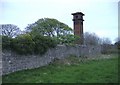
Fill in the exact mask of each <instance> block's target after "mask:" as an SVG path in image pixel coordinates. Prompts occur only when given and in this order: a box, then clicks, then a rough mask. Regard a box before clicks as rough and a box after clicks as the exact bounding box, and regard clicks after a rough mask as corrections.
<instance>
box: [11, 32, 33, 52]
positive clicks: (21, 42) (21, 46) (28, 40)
mask: <svg viewBox="0 0 120 85" xmlns="http://www.w3.org/2000/svg"><path fill="white" fill-rule="evenodd" d="M13 44H14V45H13V49H14V51H16V52H17V53H19V54H32V53H34V47H35V43H34V41H33V40H32V37H31V36H30V35H29V34H22V35H19V36H18V37H16V38H15V39H13Z"/></svg>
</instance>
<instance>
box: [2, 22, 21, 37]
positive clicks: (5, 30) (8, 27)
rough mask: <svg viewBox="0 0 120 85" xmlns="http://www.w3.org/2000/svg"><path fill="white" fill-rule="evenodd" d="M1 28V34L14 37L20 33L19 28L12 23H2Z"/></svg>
mask: <svg viewBox="0 0 120 85" xmlns="http://www.w3.org/2000/svg"><path fill="white" fill-rule="evenodd" d="M0 27H1V29H2V35H4V36H8V37H16V36H17V35H19V34H20V33H21V30H20V29H19V28H18V27H17V26H16V25H13V24H4V25H1V26H0Z"/></svg>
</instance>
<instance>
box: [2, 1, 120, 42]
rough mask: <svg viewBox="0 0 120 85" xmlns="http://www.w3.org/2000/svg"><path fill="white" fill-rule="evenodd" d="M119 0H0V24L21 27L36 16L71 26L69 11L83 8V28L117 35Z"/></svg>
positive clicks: (79, 10) (85, 30)
mask: <svg viewBox="0 0 120 85" xmlns="http://www.w3.org/2000/svg"><path fill="white" fill-rule="evenodd" d="M118 1H119V0H0V24H15V25H17V26H18V27H19V28H20V29H21V30H23V29H24V28H25V27H26V26H27V25H28V24H31V23H34V22H35V21H37V20H38V19H40V18H55V19H57V20H59V21H61V22H63V23H65V24H67V25H69V26H70V27H71V28H73V21H72V18H73V17H72V15H71V13H75V12H83V13H84V14H85V16H84V20H85V21H84V32H91V33H93V32H94V33H96V34H97V35H98V36H99V37H101V38H102V37H108V38H110V39H111V40H112V41H113V42H114V40H115V38H117V37H118Z"/></svg>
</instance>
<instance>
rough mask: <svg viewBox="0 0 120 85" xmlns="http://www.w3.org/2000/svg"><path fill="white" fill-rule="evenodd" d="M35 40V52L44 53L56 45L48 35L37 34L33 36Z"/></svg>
mask: <svg viewBox="0 0 120 85" xmlns="http://www.w3.org/2000/svg"><path fill="white" fill-rule="evenodd" d="M33 40H34V42H35V49H34V52H35V54H44V53H45V52H46V51H47V50H48V49H49V48H52V47H55V46H56V43H55V41H54V40H53V39H52V38H50V37H47V36H41V35H36V36H34V38H33Z"/></svg>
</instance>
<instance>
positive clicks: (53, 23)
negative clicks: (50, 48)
mask: <svg viewBox="0 0 120 85" xmlns="http://www.w3.org/2000/svg"><path fill="white" fill-rule="evenodd" d="M26 31H27V32H31V34H33V35H35V34H40V35H42V36H49V37H52V38H53V39H55V40H56V41H57V42H58V44H63V43H64V44H65V43H73V42H74V40H75V39H76V37H75V36H74V35H73V30H72V28H70V27H69V26H68V25H66V24H64V23H62V22H60V21H58V20H56V19H52V18H42V19H39V20H38V21H37V22H35V23H33V24H31V25H28V26H27V28H26ZM68 38H69V39H68Z"/></svg>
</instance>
